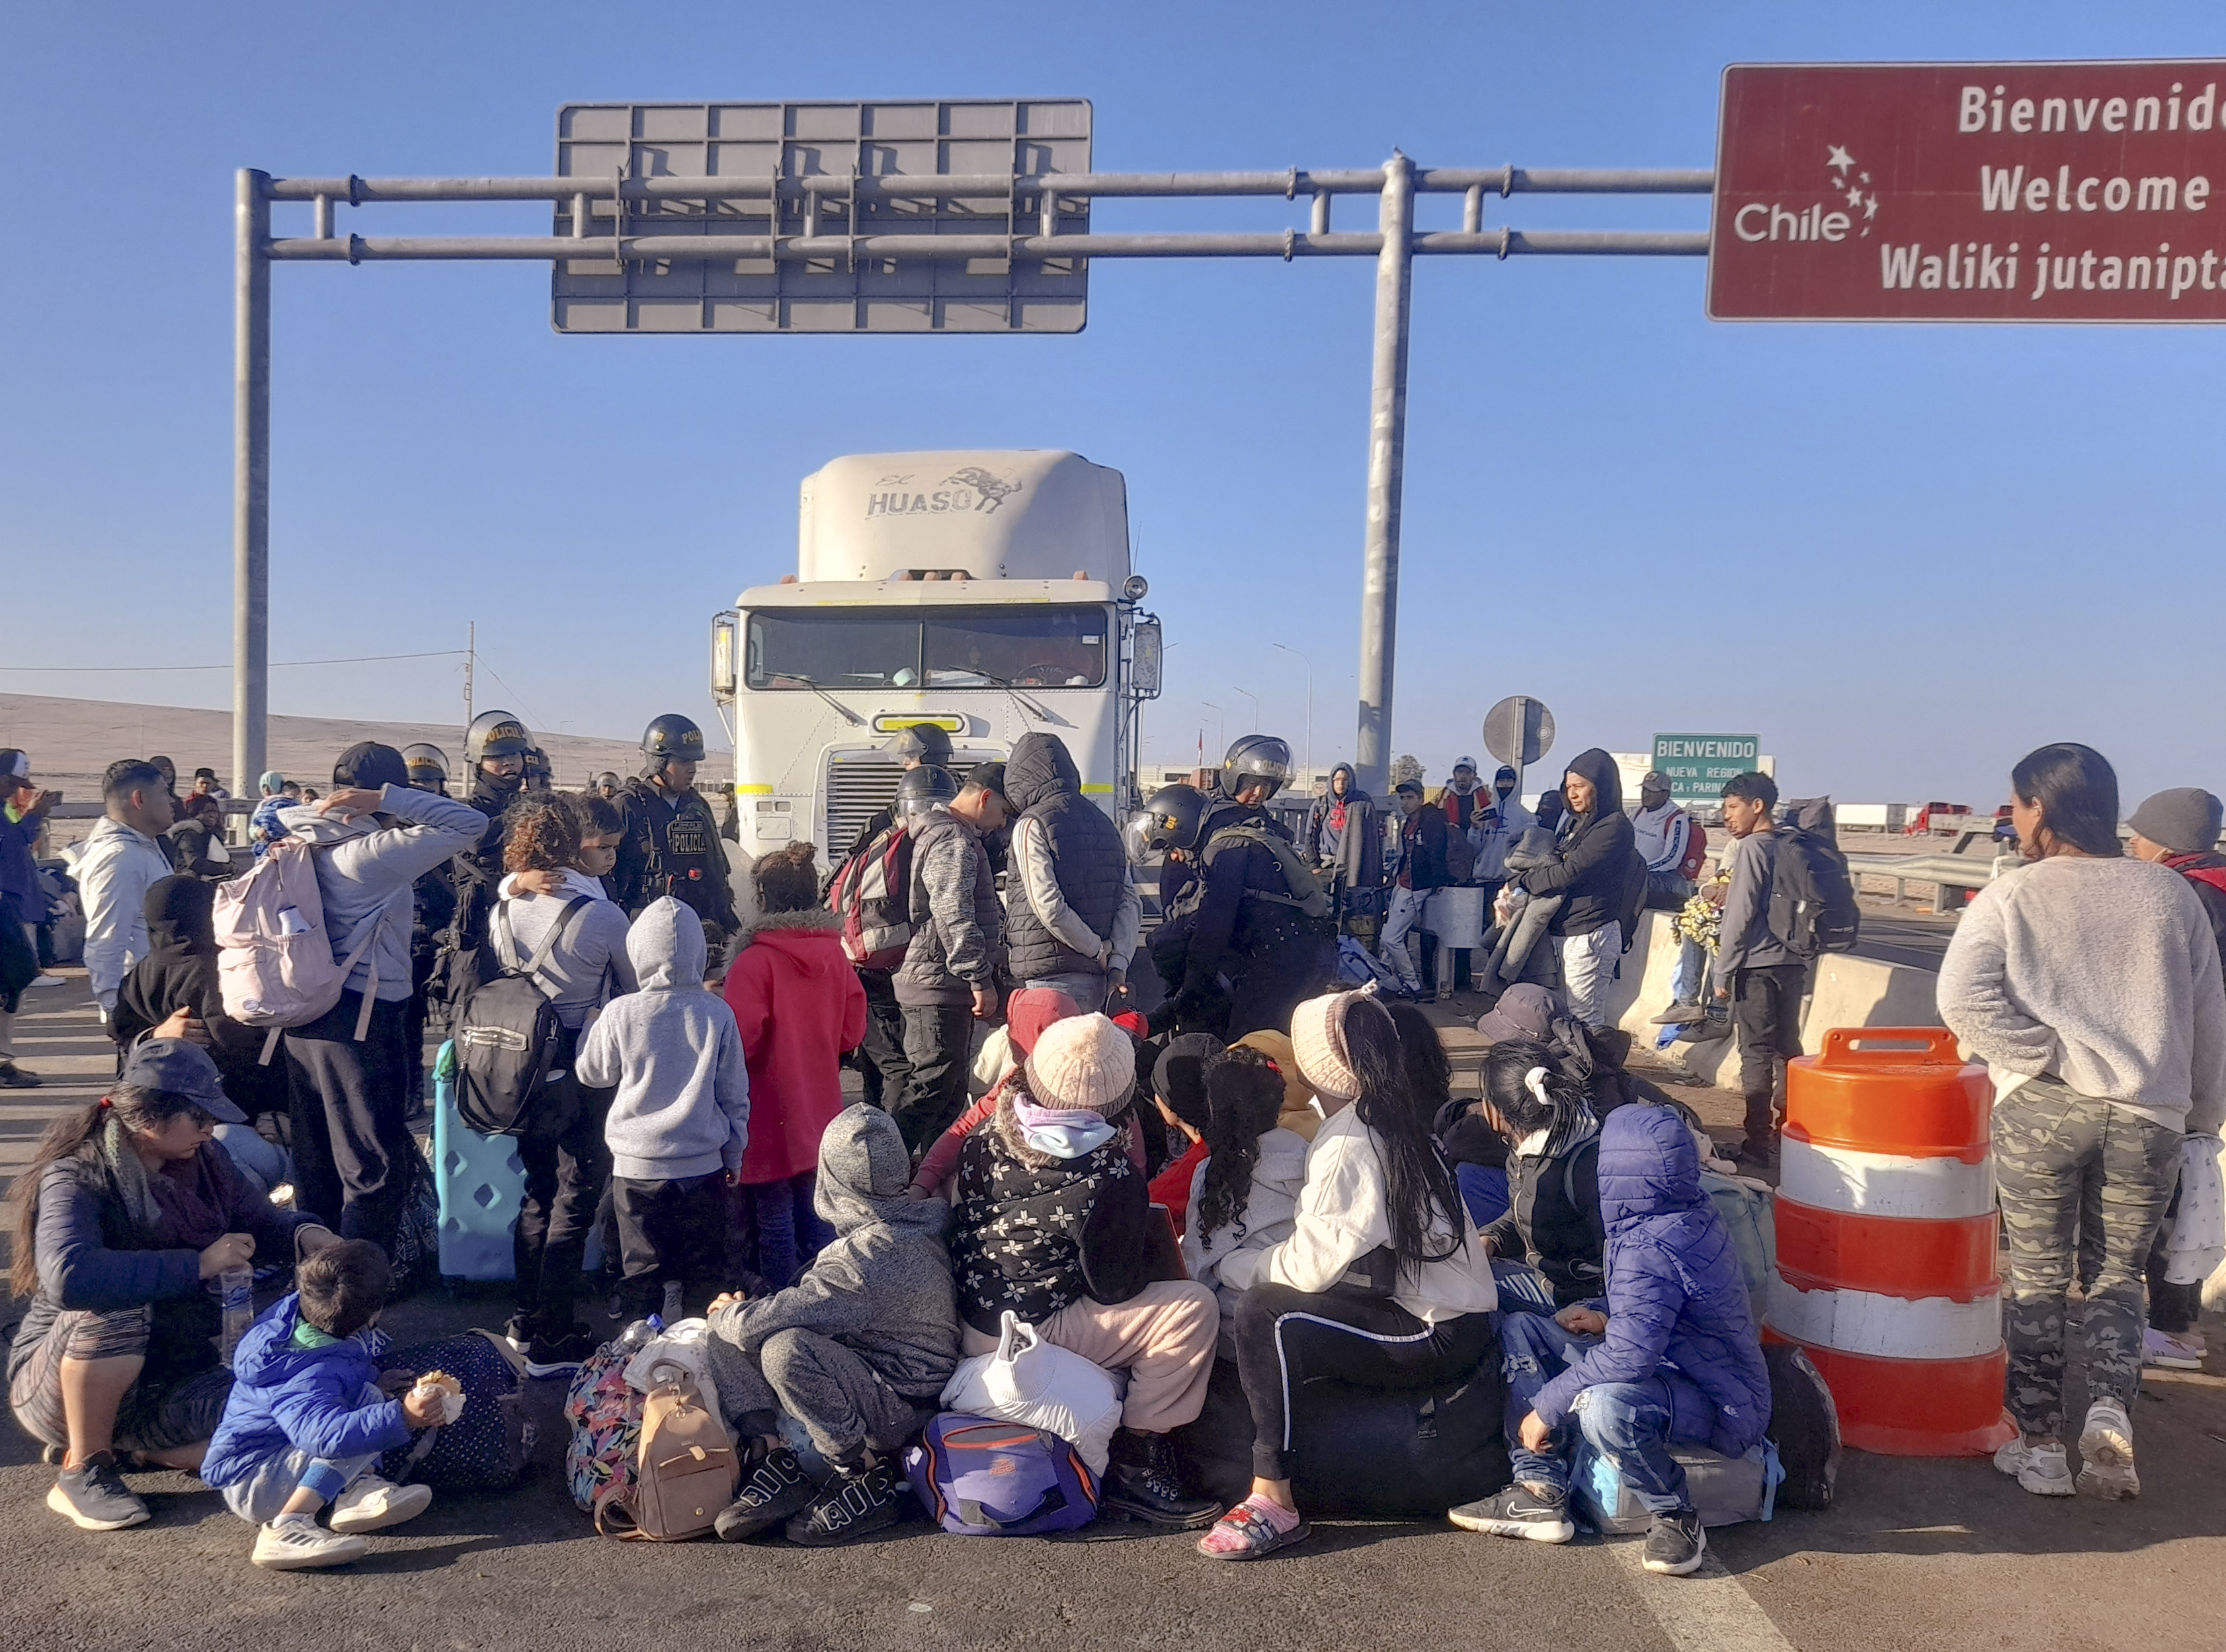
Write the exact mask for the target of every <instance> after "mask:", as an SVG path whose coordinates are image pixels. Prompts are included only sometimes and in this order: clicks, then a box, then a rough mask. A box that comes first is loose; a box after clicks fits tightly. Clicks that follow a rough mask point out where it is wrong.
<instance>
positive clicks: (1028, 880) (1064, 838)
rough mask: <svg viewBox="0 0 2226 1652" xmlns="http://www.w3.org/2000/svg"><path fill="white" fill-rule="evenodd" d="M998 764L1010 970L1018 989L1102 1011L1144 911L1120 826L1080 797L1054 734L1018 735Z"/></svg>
mask: <svg viewBox="0 0 2226 1652" xmlns="http://www.w3.org/2000/svg"><path fill="white" fill-rule="evenodd" d="M1004 769H1005V785H1004V791H1005V799H1006V801H1007V803H1008V804H1010V805H1011V807H1012V808H1013V809H1014V810H1015V811H1016V812H1017V814H1018V816H1019V818H1018V819H1017V820H1016V821H1015V822H1014V825H1013V835H1012V849H1011V855H1010V865H1011V867H1012V871H1013V874H1014V875H1013V876H1012V877H1011V879H1010V880H1008V884H1007V886H1006V893H1005V939H1006V944H1007V946H1008V948H1009V949H1010V951H1011V955H1012V956H1011V960H1010V962H1009V963H1008V965H1007V969H1008V972H1009V973H1010V974H1011V975H1012V977H1013V979H1014V981H1015V982H1018V983H1020V985H1021V986H1022V987H1034V988H1052V989H1053V990H1054V991H1058V992H1063V993H1065V994H1066V995H1067V996H1068V997H1069V998H1072V1000H1074V1001H1075V1002H1076V1003H1077V1004H1078V1005H1080V1006H1081V1007H1082V1009H1083V1011H1084V1013H1088V1012H1090V1011H1091V1010H1097V1009H1104V1008H1106V1007H1107V1006H1108V1002H1109V1001H1111V1000H1122V999H1125V997H1126V995H1127V993H1128V990H1129V988H1128V977H1129V958H1130V956H1132V955H1133V954H1134V953H1135V950H1136V937H1137V935H1138V933H1139V930H1140V923H1139V919H1140V918H1141V915H1142V911H1141V906H1140V904H1139V903H1138V901H1137V899H1136V886H1135V880H1133V879H1132V878H1131V877H1130V876H1129V856H1128V852H1127V850H1126V849H1125V848H1124V847H1123V844H1122V842H1121V834H1120V831H1119V829H1117V828H1116V827H1115V825H1114V824H1113V822H1112V820H1111V818H1110V816H1108V815H1107V814H1106V813H1105V811H1104V810H1102V809H1100V808H1099V807H1097V804H1093V803H1091V801H1090V800H1089V799H1088V798H1086V797H1084V796H1083V795H1082V775H1081V772H1080V771H1079V770H1078V769H1077V768H1076V767H1075V766H1074V759H1073V757H1072V754H1071V753H1069V752H1068V751H1067V749H1066V745H1065V742H1064V741H1063V740H1060V739H1059V736H1058V735H1056V734H1023V735H1021V739H1020V741H1019V743H1018V744H1016V745H1015V746H1014V747H1013V754H1012V756H1010V757H1009V758H1008V759H1006V760H1005V765H1004ZM1112 1007H1113V1008H1114V1009H1116V1010H1118V1009H1121V1008H1123V1007H1126V1006H1125V1004H1123V1003H1118V1002H1116V1003H1113V1005H1112Z"/></svg>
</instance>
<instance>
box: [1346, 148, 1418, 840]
mask: <svg viewBox="0 0 2226 1652" xmlns="http://www.w3.org/2000/svg"><path fill="white" fill-rule="evenodd" d="M1414 225H1415V163H1414V162H1412V161H1409V159H1408V158H1407V157H1406V156H1404V155H1402V154H1401V153H1400V152H1399V151H1398V150H1397V149H1394V150H1392V151H1391V158H1390V160H1388V161H1386V162H1384V163H1383V204H1382V206H1381V208H1380V209H1379V211H1378V213H1377V226H1378V228H1379V229H1380V230H1381V231H1382V233H1383V246H1382V247H1381V248H1380V249H1379V250H1378V251H1377V256H1376V355H1375V365H1374V368H1373V371H1372V372H1371V378H1370V383H1369V389H1368V536H1367V539H1366V542H1365V545H1364V550H1363V555H1362V562H1361V575H1360V737H1359V739H1358V741H1357V742H1356V743H1355V745H1354V748H1353V758H1354V761H1353V767H1354V768H1355V769H1356V770H1357V771H1358V775H1357V780H1358V785H1359V786H1360V789H1361V790H1362V791H1369V792H1373V793H1374V794H1375V795H1376V796H1377V797H1382V796H1383V794H1384V792H1385V791H1387V790H1388V789H1389V787H1388V785H1387V784H1386V782H1387V777H1388V776H1389V774H1390V763H1391V676H1392V670H1393V664H1394V659H1395V655H1396V650H1397V648H1398V643H1399V636H1398V633H1399V496H1400V490H1401V487H1402V483H1403V480H1404V477H1405V474H1406V449H1407V321H1408V311H1409V308H1410V304H1411V301H1412V299H1413V297H1414V289H1415V249H1414V244H1413V235H1414Z"/></svg>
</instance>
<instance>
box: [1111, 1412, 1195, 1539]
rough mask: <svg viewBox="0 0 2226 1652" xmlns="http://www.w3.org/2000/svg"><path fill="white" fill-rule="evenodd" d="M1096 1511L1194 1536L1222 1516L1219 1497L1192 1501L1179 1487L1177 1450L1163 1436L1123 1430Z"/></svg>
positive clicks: (1171, 1442)
mask: <svg viewBox="0 0 2226 1652" xmlns="http://www.w3.org/2000/svg"><path fill="white" fill-rule="evenodd" d="M1110 1454H1111V1457H1112V1461H1111V1462H1110V1464H1108V1465H1107V1466H1106V1470H1105V1479H1104V1483H1103V1485H1102V1486H1101V1487H1100V1488H1099V1490H1098V1496H1097V1505H1098V1507H1099V1508H1100V1509H1104V1510H1106V1511H1107V1512H1109V1513H1111V1514H1116V1515H1128V1516H1129V1519H1131V1520H1141V1521H1144V1522H1148V1524H1150V1525H1154V1526H1159V1527H1163V1528H1166V1529H1167V1530H1168V1531H1173V1532H1194V1531H1196V1530H1198V1529H1199V1528H1200V1527H1204V1526H1211V1525H1212V1524H1213V1522H1215V1521H1216V1520H1218V1519H1219V1518H1220V1516H1221V1500H1220V1499H1219V1498H1218V1497H1193V1496H1191V1495H1190V1494H1189V1493H1187V1492H1186V1491H1185V1490H1183V1487H1182V1476H1181V1475H1180V1473H1179V1472H1178V1471H1177V1469H1176V1466H1175V1444H1174V1441H1173V1440H1171V1439H1168V1438H1167V1436H1166V1435H1165V1434H1142V1433H1136V1432H1135V1431H1134V1430H1133V1429H1128V1428H1123V1429H1122V1430H1120V1431H1119V1432H1118V1433H1116V1434H1115V1435H1114V1436H1113V1446H1112V1452H1111V1453H1110Z"/></svg>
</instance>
